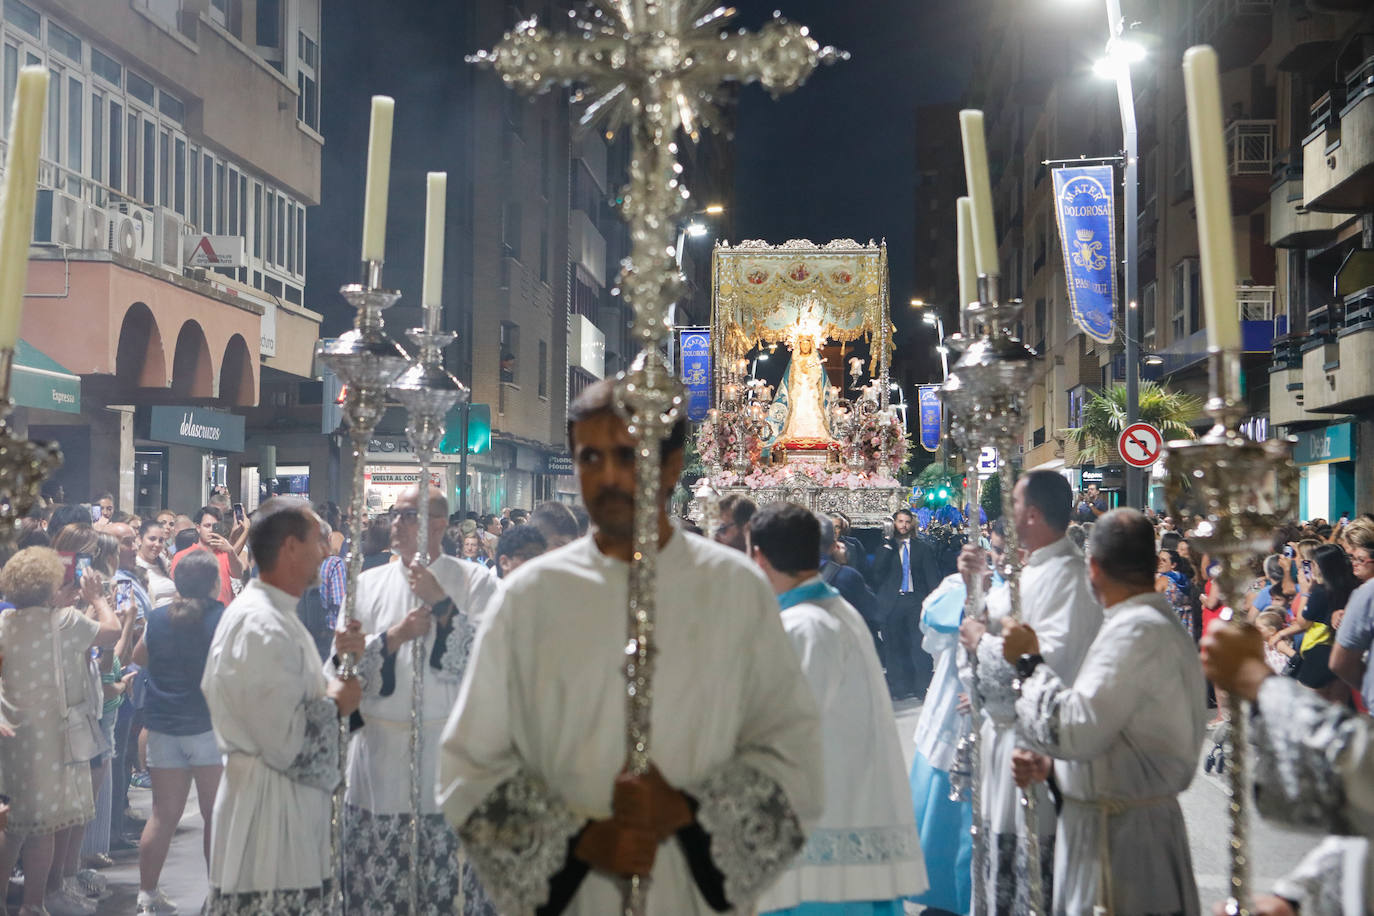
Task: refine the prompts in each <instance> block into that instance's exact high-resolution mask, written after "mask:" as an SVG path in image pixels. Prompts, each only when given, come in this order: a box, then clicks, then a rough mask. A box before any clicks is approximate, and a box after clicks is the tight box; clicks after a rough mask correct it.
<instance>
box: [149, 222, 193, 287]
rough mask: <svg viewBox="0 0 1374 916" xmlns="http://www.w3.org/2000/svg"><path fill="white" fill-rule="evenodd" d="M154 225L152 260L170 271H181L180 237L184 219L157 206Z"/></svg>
mask: <svg viewBox="0 0 1374 916" xmlns="http://www.w3.org/2000/svg"><path fill="white" fill-rule="evenodd" d="M154 225H155V226H156V231H155V233H154V238H153V251H154V255H155V258H154V260H156V261H157V263H158V264H159V265H161V266H162V267H165V268H167V269H168V270H170V271H174V272H176V273H181V238H182V235H183V234H184V232H185V225H186V221H185V220H183V219H182V218H181V217H180V216H177V214H176V213H174V212H173V211H171V210H166V209H163V208H162V207H158V208H157V210H156V211H155V212H154Z"/></svg>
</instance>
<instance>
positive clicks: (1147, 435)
mask: <svg viewBox="0 0 1374 916" xmlns="http://www.w3.org/2000/svg"><path fill="white" fill-rule="evenodd" d="M1116 450H1117V451H1118V452H1120V453H1121V460H1122V461H1124V462H1126V463H1127V464H1129V465H1130V466H1131V467H1133V468H1148V467H1149V466H1150V465H1152V464H1154V463H1155V462H1156V461H1158V460H1159V456H1160V453H1161V452H1163V451H1164V436H1163V435H1161V434H1160V432H1159V430H1157V429H1155V428H1154V427H1153V426H1151V425H1150V424H1149V423H1132V424H1131V425H1130V426H1128V427H1126V428H1125V429H1123V430H1122V431H1121V437H1120V438H1118V439H1117V440H1116Z"/></svg>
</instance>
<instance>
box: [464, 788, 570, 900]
mask: <svg viewBox="0 0 1374 916" xmlns="http://www.w3.org/2000/svg"><path fill="white" fill-rule="evenodd" d="M583 825H584V821H583V819H582V818H580V817H578V816H577V815H575V814H573V813H572V811H570V810H569V809H568V807H567V805H565V804H563V802H562V801H560V800H559V799H558V798H556V797H555V796H554V795H553V793H551V792H550V791H549V790H548V788H547V787H546V786H545V785H544V783H543V781H542V780H540V779H539V778H538V777H536V776H534V775H532V774H530V773H526V772H523V771H522V772H520V773H519V774H517V775H515V776H513V777H511V778H510V779H508V780H506V781H505V782H503V783H501V785H499V786H497V787H496V789H495V790H493V791H492V793H491V794H490V795H488V796H487V797H486V799H485V800H484V801H483V802H482V804H480V805H479V806H478V807H477V809H476V810H475V811H473V812H472V814H471V815H470V816H469V817H468V819H467V820H466V821H464V822H463V826H462V827H460V828H458V836H459V838H460V839H461V840H462V842H463V847H464V848H465V849H466V850H467V854H468V860H469V861H470V862H471V863H472V865H473V867H474V868H476V869H477V875H478V877H479V878H480V879H481V882H482V886H483V887H485V888H486V890H487V894H488V895H489V896H490V897H491V899H492V901H493V902H494V903H495V904H496V909H497V910H498V911H499V912H502V913H528V912H530V911H531V910H534V909H536V908H537V907H540V906H542V905H543V904H544V903H545V902H546V901H547V900H548V895H549V881H550V879H552V878H553V877H554V875H556V874H558V873H559V872H560V871H561V870H562V869H563V866H564V865H565V864H566V863H567V860H568V842H569V841H570V840H571V839H572V838H573V837H574V836H576V835H577V833H578V832H579V831H580V830H581V829H582V827H583Z"/></svg>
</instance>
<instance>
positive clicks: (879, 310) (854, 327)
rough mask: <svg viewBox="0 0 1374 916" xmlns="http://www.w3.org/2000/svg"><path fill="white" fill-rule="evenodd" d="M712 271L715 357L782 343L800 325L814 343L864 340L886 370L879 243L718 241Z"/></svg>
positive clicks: (887, 336) (882, 248)
mask: <svg viewBox="0 0 1374 916" xmlns="http://www.w3.org/2000/svg"><path fill="white" fill-rule="evenodd" d="M712 267H713V276H714V288H715V289H714V298H713V301H712V322H713V324H714V325H715V330H716V334H715V335H714V336H715V340H716V342H717V344H718V346H719V348H720V349H719V351H718V352H719V355H720V356H722V357H724V358H727V359H728V358H731V357H739V356H743V355H744V354H745V353H747V352H749V350H751V349H753V348H754V347H756V346H758V345H759V344H761V343H765V344H766V343H788V344H789V345H790V344H791V343H792V342H793V338H795V336H796V334H797V330H798V327H799V326H800V327H804V328H806V330H807V331H808V332H810V333H814V334H815V335H817V336H819V337H820V339H821V340H825V339H828V340H836V341H851V340H858V339H860V338H864V339H867V340H869V341H870V342H871V343H873V352H874V354H875V355H879V356H880V359H881V362H882V364H883V367H884V368H885V367H886V364H887V360H888V357H889V355H890V353H891V350H892V334H891V322H890V320H889V317H888V286H887V245H886V243H874V242H869V243H868V244H867V245H861V244H859V243H858V242H855V241H854V240H852V239H836V240H835V241H832V242H827V243H825V244H824V245H817V244H815V243H813V242H809V241H806V240H793V241H790V242H784V243H783V244H781V245H770V244H768V243H767V242H760V241H747V242H741V243H740V244H739V245H737V246H735V247H733V248H732V247H731V246H730V245H729V244H728V243H720V244H718V245H717V246H716V249H715V252H714V254H713V257H712ZM875 338H876V340H875ZM818 342H820V341H818Z"/></svg>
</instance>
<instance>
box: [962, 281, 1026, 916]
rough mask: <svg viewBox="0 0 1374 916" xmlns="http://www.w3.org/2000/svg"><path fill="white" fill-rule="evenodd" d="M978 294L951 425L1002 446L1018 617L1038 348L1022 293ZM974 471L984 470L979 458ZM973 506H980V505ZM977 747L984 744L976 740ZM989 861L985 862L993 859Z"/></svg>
mask: <svg viewBox="0 0 1374 916" xmlns="http://www.w3.org/2000/svg"><path fill="white" fill-rule="evenodd" d="M978 296H979V298H978V301H977V302H972V303H969V304H968V306H967V307H966V309H965V314H964V323H965V327H967V328H968V329H969V331H970V334H971V336H970V339H969V340H968V342H967V343H966V344H965V345H964V352H963V355H962V356H961V357H960V358H959V361H958V362H957V363H956V364H955V366H954V368H953V369H952V370H951V372H950V377H951V379H957V382H956V383H955V384H954V385H952V386H949V388H948V390H947V392H946V396H947V397H948V398H950V402H951V403H952V405H954V406H955V409H956V411H957V416H956V417H951V427H952V430H953V429H954V428H956V427H957V432H954V435H956V436H957V437H958V438H959V439H960V440H961V444H962V446H963V451H964V453H965V456H966V459H967V457H969V456H970V454H971V453H973V454H976V452H974V449H975V443H977V445H976V447H977V448H979V449H981V447H982V445H992V446H993V447H995V448H996V449H997V455H998V461H997V468H998V475H999V482H1000V483H1001V489H1002V518H1003V519H1004V523H1003V541H1004V543H1005V552H1004V554H1003V564H1002V577H1003V578H1004V579H1005V580H1006V583H1007V594H1008V598H1009V599H1010V612H1009V615H1010V618H1011V619H1012V620H1014V621H1019V620H1020V619H1021V553H1020V549H1019V547H1020V545H1019V544H1018V542H1017V537H1016V526H1015V524H1009V523H1008V522H1010V521H1011V519H1012V514H1013V509H1012V488H1013V483H1014V481H1013V475H1012V466H1011V457H1010V456H1011V454H1012V452H1013V450H1014V449H1015V447H1016V445H1017V443H1018V442H1019V441H1020V438H1021V435H1022V431H1023V426H1024V421H1023V408H1024V398H1025V395H1026V392H1027V391H1029V390H1030V387H1031V381H1032V377H1033V374H1034V371H1035V359H1036V355H1035V352H1034V351H1032V350H1030V349H1029V348H1027V347H1026V345H1025V344H1024V343H1022V342H1021V341H1020V340H1019V339H1017V338H1016V336H1015V333H1014V330H1013V328H1014V327H1015V323H1016V319H1017V317H1018V316H1019V315H1020V313H1021V308H1022V304H1021V302H1020V300H1012V301H1003V300H1002V299H1001V295H1000V280H999V278H998V277H997V276H995V275H993V276H988V275H980V276H979V277H978ZM971 476H972V477H974V478H975V479H976V477H977V473H976V459H975V468H974V473H973V474H972V475H971ZM973 511H974V512H976V511H977V508H976V506H975V508H974V509H973ZM969 600H972V597H970V599H969ZM975 742H976V739H975ZM974 749H975V750H980V749H978V747H977V744H976V743H975V745H974ZM980 756H981V755H980ZM1020 797H1021V808H1022V814H1023V821H1024V824H1025V831H1026V837H1025V850H1026V861H1027V864H1028V868H1027V888H1026V893H1027V906H1028V908H1029V911H1030V912H1031V913H1032V916H1038V914H1040V913H1043V912H1045V899H1044V888H1043V881H1042V880H1041V871H1040V865H1041V863H1040V834H1039V811H1038V810H1037V809H1038V804H1037V799H1036V795H1035V790H1034V788H1033V787H1032V788H1027V789H1023V790H1021V793H1020ZM974 816H975V817H977V816H978V812H976V811H975V812H974ZM976 839H979V840H981V841H982V842H981V843H979V844H976V845H975V855H976V854H978V849H979V847H980V846H981V849H982V853H983V855H984V856H985V855H986V853H987V842H988V838H987V837H982V836H980V837H978V838H976ZM983 864H984V866H986V859H984V860H983ZM974 874H975V876H976V877H977V876H979V875H980V871H978V870H975V872H974ZM976 905H978V906H985V905H986V901H979V902H978V903H977V904H976Z"/></svg>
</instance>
